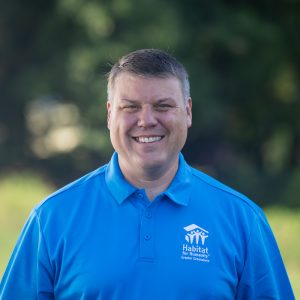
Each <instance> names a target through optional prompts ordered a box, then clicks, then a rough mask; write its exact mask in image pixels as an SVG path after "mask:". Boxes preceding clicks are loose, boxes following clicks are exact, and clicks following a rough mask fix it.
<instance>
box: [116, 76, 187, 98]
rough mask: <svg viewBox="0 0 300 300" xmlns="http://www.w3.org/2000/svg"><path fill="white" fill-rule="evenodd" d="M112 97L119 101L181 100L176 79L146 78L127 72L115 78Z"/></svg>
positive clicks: (179, 88)
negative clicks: (123, 99)
mask: <svg viewBox="0 0 300 300" xmlns="http://www.w3.org/2000/svg"><path fill="white" fill-rule="evenodd" d="M114 95H115V97H116V98H119V99H120V98H121V99H122V98H125V99H130V100H139V99H140V98H142V99H145V98H146V99H147V98H149V99H150V98H151V99H152V98H153V99H158V98H174V99H181V98H183V95H182V90H181V84H180V81H179V79H178V78H177V77H174V76H170V77H166V78H161V77H147V76H139V75H135V74H131V73H128V72H123V73H120V74H118V76H117V77H116V78H115V83H114ZM135 98H136V99H135Z"/></svg>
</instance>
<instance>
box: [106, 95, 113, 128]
mask: <svg viewBox="0 0 300 300" xmlns="http://www.w3.org/2000/svg"><path fill="white" fill-rule="evenodd" d="M111 107H112V104H111V102H110V101H109V100H107V102H106V108H107V128H108V129H110V115H111Z"/></svg>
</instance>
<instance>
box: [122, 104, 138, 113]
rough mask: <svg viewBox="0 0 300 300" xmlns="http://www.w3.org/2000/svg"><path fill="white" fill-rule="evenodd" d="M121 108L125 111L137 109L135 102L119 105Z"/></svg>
mask: <svg viewBox="0 0 300 300" xmlns="http://www.w3.org/2000/svg"><path fill="white" fill-rule="evenodd" d="M121 109H122V110H123V111H126V112H135V111H137V110H138V109H139V107H138V106H137V105H136V104H126V105H123V106H121Z"/></svg>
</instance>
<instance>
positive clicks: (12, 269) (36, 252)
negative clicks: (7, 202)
mask: <svg viewBox="0 0 300 300" xmlns="http://www.w3.org/2000/svg"><path fill="white" fill-rule="evenodd" d="M0 299H1V300H11V299H24V300H27V299H54V296H53V276H52V270H51V264H50V259H49V256H48V253H47V248H46V244H45V240H44V237H43V233H42V229H41V226H40V222H39V218H38V215H37V213H36V211H35V210H33V211H32V213H31V215H30V216H29V218H28V220H27V222H26V224H25V226H24V228H23V230H22V232H21V235H20V237H19V239H18V241H17V244H16V246H15V248H14V251H13V253H12V256H11V258H10V261H9V263H8V266H7V269H6V271H5V273H4V275H3V279H2V281H1V285H0Z"/></svg>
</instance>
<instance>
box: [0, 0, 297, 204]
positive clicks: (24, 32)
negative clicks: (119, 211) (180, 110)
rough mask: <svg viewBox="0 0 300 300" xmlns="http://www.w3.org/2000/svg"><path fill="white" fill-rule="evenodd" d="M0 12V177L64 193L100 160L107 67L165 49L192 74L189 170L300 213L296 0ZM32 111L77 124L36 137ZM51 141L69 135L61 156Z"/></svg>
mask: <svg viewBox="0 0 300 300" xmlns="http://www.w3.org/2000/svg"><path fill="white" fill-rule="evenodd" d="M2 2H3V3H2V4H1V10H0V37H1V39H0V46H1V47H0V49H1V55H0V97H1V103H3V104H4V105H2V107H1V110H0V146H1V147H0V168H1V167H7V166H10V167H11V166H15V165H16V166H20V165H21V166H24V165H25V166H32V165H34V166H35V167H37V168H43V169H45V168H47V169H48V171H49V176H51V177H52V178H53V180H55V181H56V182H59V184H62V183H65V182H66V181H69V180H70V179H71V178H74V177H75V176H76V175H77V174H82V173H84V172H86V171H87V170H90V169H91V168H94V167H96V166H97V165H99V164H101V163H103V162H105V161H107V159H108V157H109V156H110V153H111V151H112V149H111V146H110V145H109V138H108V133H107V129H106V107H105V102H106V80H105V73H106V72H107V71H108V70H109V66H108V63H109V62H114V61H115V60H116V59H117V58H118V57H120V56H121V55H123V54H126V53H128V52H129V51H131V50H135V49H137V48H147V47H151V48H162V49H165V50H167V51H169V52H171V53H172V54H174V55H175V56H176V57H177V58H178V59H179V60H180V61H182V62H183V63H184V65H185V66H186V67H187V69H188V71H189V73H190V78H191V91H192V97H193V100H194V104H193V115H194V118H193V127H192V129H191V130H190V134H189V140H188V143H187V147H186V148H185V150H184V151H185V155H186V157H187V159H188V161H190V162H191V163H192V164H194V165H196V166H199V167H201V168H205V169H209V170H211V172H212V174H214V175H215V176H217V177H218V178H219V179H221V180H222V181H225V183H228V184H230V185H233V186H234V187H236V188H237V189H240V190H241V191H242V192H244V193H247V194H249V195H250V196H251V197H252V198H254V200H256V201H257V202H260V203H269V202H275V203H285V204H287V205H293V206H295V205H300V200H299V199H298V198H297V196H295V194H294V193H295V192H296V189H295V188H294V183H293V182H297V180H296V181H295V179H294V178H295V176H294V175H293V174H294V169H296V168H297V167H298V168H299V163H300V159H299V149H300V139H299V134H300V118H299V116H298V114H299V111H300V100H299V99H300V98H299V94H300V90H299V87H300V84H299V74H300V63H299V62H300V57H299V53H300V40H299V38H298V35H299V33H298V31H299V27H300V16H299V14H300V10H299V9H297V7H298V6H297V3H296V2H295V1H292V0H290V1H286V2H284V3H281V1H279V2H276V3H271V2H270V1H250V2H238V1H233V2H228V1H224V0H218V1H195V0H187V1H178V0H177V1H173V0H172V1H171V0H163V1H160V0H150V1H149V0H147V1H146V0H139V1H137V0H128V1H122V0H112V1H106V0H102V1H95V0H88V1H83V0H60V1H57V0H54V1H47V2H39V1H36V0H30V1H26V2H24V1H23V2H22V1H17V0H11V1H6V2H4V1H2ZM49 99H50V100H51V101H49ZM32 103H40V104H41V105H44V106H45V107H47V105H49V103H50V104H51V103H52V104H51V105H53V106H55V105H57V104H65V103H66V104H72V105H73V106H76V107H77V110H78V111H79V112H80V114H79V118H78V120H77V123H76V124H75V123H72V124H63V126H64V128H58V125H59V124H56V125H57V126H56V127H55V126H49V127H48V128H47V129H46V130H44V132H43V135H40V136H37V135H36V134H34V130H32V126H29V125H28V119H30V114H31V110H30V108H31V107H32V105H31V104H32ZM50 111H51V110H49V114H50ZM79 125H80V127H79ZM34 126H35V125H34ZM34 126H33V127H34ZM72 126H73V127H72ZM71 127H72V128H71ZM59 133H61V135H60V140H64V138H63V135H65V134H67V133H68V134H69V135H68V139H66V140H65V143H66V147H58V146H57V142H58V140H57V139H56V138H55V137H58V134H59ZM72 134H73V135H74V136H75V135H76V136H77V139H76V141H74V136H73V138H71V135H72ZM79 137H80V138H79ZM68 141H72V142H70V143H71V144H70V145H67V143H68ZM71 146H72V147H71ZM43 148H44V149H48V150H49V149H52V150H53V149H54V150H55V149H56V152H55V151H52V150H51V151H52V152H51V151H46V150H45V151H41V149H43ZM37 149H38V150H37ZM67 149H68V151H67ZM62 162H63V163H62ZM61 163H62V165H61ZM61 169H65V171H64V172H61ZM66 170H68V173H66V172H67V171H66ZM253 178H257V180H254V179H253ZM287 178H290V179H291V180H292V183H291V182H290V181H289V180H287ZM254 181H258V182H254ZM256 183H258V184H256Z"/></svg>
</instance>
